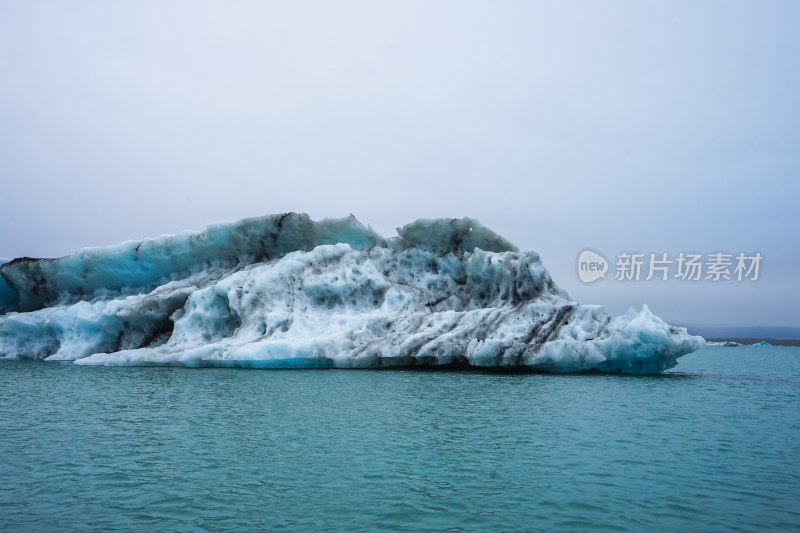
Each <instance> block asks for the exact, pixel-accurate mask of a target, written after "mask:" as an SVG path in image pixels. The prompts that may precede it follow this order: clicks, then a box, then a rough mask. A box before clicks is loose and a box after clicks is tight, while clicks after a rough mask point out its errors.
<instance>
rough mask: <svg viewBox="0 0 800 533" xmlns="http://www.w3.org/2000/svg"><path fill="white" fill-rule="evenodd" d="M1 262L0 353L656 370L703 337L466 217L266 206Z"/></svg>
mask: <svg viewBox="0 0 800 533" xmlns="http://www.w3.org/2000/svg"><path fill="white" fill-rule="evenodd" d="M0 262H2V261H0ZM0 276H1V277H0V313H2V315H0V358H5V359H17V358H32V359H45V360H48V361H75V362H76V363H78V364H86V365H186V366H244V367H260V368H315V367H338V368H379V367H380V368H385V367H411V366H442V365H453V366H473V367H489V368H507V369H511V368H519V369H528V370H535V371H547V372H586V371H599V372H625V373H656V372H661V371H662V370H665V369H668V368H671V367H673V366H675V364H676V361H677V359H678V357H680V356H681V355H684V354H686V353H689V352H692V351H694V350H696V349H698V348H699V347H700V346H701V345H702V344H703V343H704V341H703V339H702V338H701V337H695V336H690V335H689V334H688V333H687V332H686V330H685V329H684V328H677V327H672V326H669V325H668V324H666V323H665V322H663V321H662V320H661V319H659V318H658V317H656V316H655V315H653V314H652V313H651V312H650V311H649V310H648V309H647V307H646V306H645V307H643V308H642V310H641V311H640V312H638V313H637V312H636V311H633V310H631V311H630V312H629V313H628V314H626V315H624V316H621V317H616V318H612V317H610V316H609V315H608V314H607V313H606V312H605V310H604V309H603V308H602V307H601V306H598V305H579V304H577V303H576V302H574V301H572V300H571V299H570V297H569V295H568V294H567V293H566V292H565V291H564V290H562V289H560V288H559V287H558V286H556V284H555V283H554V282H553V281H552V279H551V278H550V274H549V273H548V272H547V270H546V269H545V268H544V266H543V265H542V262H541V261H540V259H539V255H538V254H536V253H535V252H520V251H518V250H517V248H516V247H515V246H514V245H513V244H511V243H509V242H508V241H506V240H505V239H503V238H502V237H500V236H499V235H497V234H496V233H494V232H492V231H491V230H489V229H487V228H485V227H484V226H482V225H481V224H480V223H479V222H478V221H476V220H472V219H468V218H464V219H438V220H418V221H416V222H413V223H411V224H409V225H407V226H404V227H403V228H400V229H398V234H397V236H396V237H393V238H390V239H384V238H383V237H381V236H380V235H379V234H377V233H376V232H375V231H374V230H372V229H371V228H370V227H367V226H364V225H363V224H361V223H360V222H358V221H357V220H356V219H355V218H354V217H352V216H351V217H349V218H343V219H325V220H322V221H319V222H315V221H313V220H311V219H310V218H309V217H308V215H305V214H295V213H289V214H282V215H270V216H265V217H258V218H250V219H245V220H241V221H239V222H234V223H223V224H215V225H212V226H209V227H208V228H206V229H205V230H204V231H202V232H199V233H192V232H185V233H181V234H178V235H170V236H162V237H158V238H155V239H148V240H143V241H130V242H125V243H122V244H119V245H117V246H112V247H108V248H85V249H82V250H80V251H78V252H77V253H75V254H74V255H70V256H67V257H62V258H59V259H31V258H20V259H15V260H13V261H9V262H6V263H5V264H2V266H0Z"/></svg>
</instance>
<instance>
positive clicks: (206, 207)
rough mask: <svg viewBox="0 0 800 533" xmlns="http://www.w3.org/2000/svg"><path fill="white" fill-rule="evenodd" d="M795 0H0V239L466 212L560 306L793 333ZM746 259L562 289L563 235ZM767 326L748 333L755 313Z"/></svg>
mask: <svg viewBox="0 0 800 533" xmlns="http://www.w3.org/2000/svg"><path fill="white" fill-rule="evenodd" d="M798 27H800V2H797V1H787V2H781V1H777V0H770V1H766V2H756V1H751V2H732V1H721V2H713V1H703V2H696V1H690V2H674V1H669V2H667V1H663V2H641V1H631V2H588V1H587V2H564V1H558V2H550V3H537V2H532V1H524V2H508V1H505V2H504V1H499V2H489V1H486V2H466V1H458V2H455V1H454V2H437V1H431V0H426V1H422V2H412V1H406V0H404V1H402V2H399V1H398V2H391V3H389V2H375V1H369V2H368V1H364V2H341V1H337V2H306V1H303V2H288V1H287V2H274V3H269V2H221V1H220V2H201V1H191V2H169V1H156V2H144V1H135V2H134V1H131V2H103V1H97V2H77V1H71V2H39V1H30V0H25V1H11V0H4V1H3V2H0V186H1V187H2V188H0V191H1V192H0V205H2V210H0V228H2V229H0V257H17V256H23V255H24V256H34V257H52V256H59V255H64V254H68V253H71V252H73V251H75V250H77V249H78V248H81V247H83V246H99V245H109V244H114V243H117V242H120V241H124V240H129V239H136V238H143V237H149V236H155V235H159V234H163V233H175V232H178V231H181V230H184V229H202V228H203V227H204V226H205V225H207V224H208V223H210V222H216V221H222V220H235V219H239V218H242V217H246V216H254V215H262V214H268V213H275V212H285V211H305V212H307V213H309V214H310V215H311V216H312V217H314V218H322V217H326V216H343V215H348V214H350V213H353V214H355V215H356V216H357V217H358V218H359V219H360V220H361V221H362V222H365V223H368V224H371V225H372V226H373V227H375V228H376V229H378V230H379V231H381V232H382V233H384V234H386V235H391V234H393V233H394V228H396V227H397V226H400V225H403V224H405V223H408V222H410V221H412V220H414V219H416V218H420V217H427V218H432V217H460V216H472V217H475V218H478V219H479V220H481V221H482V222H483V223H484V224H485V225H487V226H489V227H491V228H493V229H495V230H496V231H497V232H499V233H500V234H502V235H504V236H506V237H507V238H509V239H510V240H512V241H514V242H516V243H517V244H518V245H519V246H520V247H521V248H523V249H532V250H536V251H538V252H540V254H541V255H542V258H543V260H544V262H545V265H546V266H547V267H548V268H549V269H550V271H551V273H552V274H553V277H554V278H555V279H556V281H557V282H558V283H559V284H560V285H561V286H563V287H564V288H566V289H567V290H568V291H569V292H570V294H571V295H572V296H573V297H574V298H575V299H577V300H578V301H581V302H585V303H602V304H604V305H606V307H607V308H608V309H609V310H610V311H611V312H613V313H615V314H618V313H621V312H624V311H626V310H627V309H628V307H632V306H633V307H637V308H638V307H640V306H641V304H642V303H645V302H646V303H648V304H650V307H651V309H652V310H653V311H654V312H656V313H657V314H659V315H661V316H662V317H664V318H665V319H667V320H668V321H671V322H675V323H678V324H683V325H689V326H692V327H693V328H695V329H697V330H700V331H701V332H704V333H706V334H714V332H715V331H718V330H720V329H724V328H726V327H742V326H772V327H781V328H784V329H786V328H789V327H795V329H797V330H798V331H800V305H798V296H800V279H799V278H800V274H799V273H800V269H798V264H799V263H800V246H798V228H800V214H798V208H797V202H798V198H799V197H800V195H798V193H799V192H800V31H798ZM586 247H591V248H593V249H596V250H599V251H601V252H603V254H604V255H605V256H606V257H608V258H609V259H610V260H611V261H612V269H613V268H614V265H613V261H614V259H615V256H616V254H617V253H618V252H619V251H623V250H630V251H640V252H643V253H650V252H654V253H659V254H660V253H662V252H668V253H670V254H673V255H674V254H677V253H679V252H681V251H684V252H688V251H697V252H702V253H710V252H715V251H727V252H729V253H734V254H736V253H738V252H742V251H743V252H761V254H762V255H763V256H764V260H763V262H762V264H761V273H760V279H759V280H758V281H756V282H751V281H742V282H736V281H730V282H721V283H716V284H714V283H712V282H710V281H709V282H703V281H701V282H686V281H684V282H681V281H679V280H671V281H668V282H654V281H651V282H647V283H645V282H628V283H623V282H618V281H614V280H613V279H610V278H611V276H613V272H612V273H611V276H609V278H608V279H605V280H603V281H600V282H597V283H595V284H592V285H584V284H582V283H581V282H580V281H579V280H578V278H577V275H576V266H575V263H576V257H577V254H578V253H579V252H580V250H582V249H583V248H586ZM765 331H766V330H765Z"/></svg>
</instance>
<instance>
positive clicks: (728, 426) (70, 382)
mask: <svg viewBox="0 0 800 533" xmlns="http://www.w3.org/2000/svg"><path fill="white" fill-rule="evenodd" d="M0 446H1V449H0V454H1V455H0V530H8V531H111V530H119V531H159V530H174V531H200V530H204V531H229V530H237V531H238V530H242V531H244V530H275V531H334V530H341V531H381V530H390V531H412V530H437V531H509V530H516V531H524V530H527V531H533V530H552V531H647V530H652V529H657V530H661V531H704V532H708V531H759V530H761V531H767V530H769V531H776V530H778V531H780V530H784V531H788V530H798V529H800V466H798V461H800V348H782V347H780V348H779V347H776V348H761V347H759V348H753V347H740V348H710V347H709V348H704V349H702V350H700V351H699V352H697V353H695V354H692V355H689V356H686V357H684V358H682V359H681V363H680V365H679V366H678V367H677V368H676V369H674V370H673V371H672V372H671V373H670V374H669V375H663V376H650V377H634V376H606V375H579V376H558V375H530V374H529V375H524V374H491V373H478V372H419V371H416V372H415V371H343V370H307V371H259V370H233V369H181V368H104V367H83V366H77V365H72V364H59V363H41V362H2V363H0Z"/></svg>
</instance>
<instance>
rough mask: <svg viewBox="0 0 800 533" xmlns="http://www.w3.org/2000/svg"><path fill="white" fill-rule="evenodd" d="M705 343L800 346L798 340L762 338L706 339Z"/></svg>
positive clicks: (799, 340)
mask: <svg viewBox="0 0 800 533" xmlns="http://www.w3.org/2000/svg"><path fill="white" fill-rule="evenodd" d="M706 340H707V341H711V342H725V341H733V342H738V343H739V344H744V345H751V344H757V343H759V342H761V341H765V342H767V343H769V344H771V345H773V346H800V339H764V338H759V337H755V338H751V337H706Z"/></svg>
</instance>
